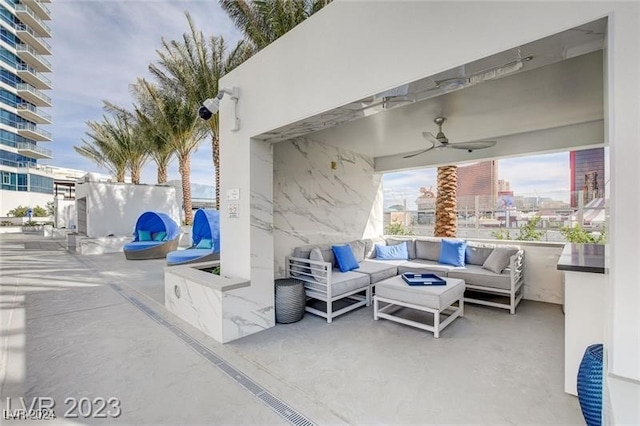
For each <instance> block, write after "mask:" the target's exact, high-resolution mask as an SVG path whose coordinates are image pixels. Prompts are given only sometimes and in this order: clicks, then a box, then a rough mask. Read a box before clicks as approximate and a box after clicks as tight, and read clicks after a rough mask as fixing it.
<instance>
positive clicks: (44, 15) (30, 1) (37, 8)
mask: <svg viewBox="0 0 640 426" xmlns="http://www.w3.org/2000/svg"><path fill="white" fill-rule="evenodd" d="M22 3H24V4H25V5H27V6H28V7H30V8H31V10H33V11H34V12H35V14H36V15H38V16H39V17H40V18H41V19H45V20H50V19H51V11H50V10H49V8H48V7H47V6H45V5H44V4H43V3H42V2H40V1H38V0H22Z"/></svg>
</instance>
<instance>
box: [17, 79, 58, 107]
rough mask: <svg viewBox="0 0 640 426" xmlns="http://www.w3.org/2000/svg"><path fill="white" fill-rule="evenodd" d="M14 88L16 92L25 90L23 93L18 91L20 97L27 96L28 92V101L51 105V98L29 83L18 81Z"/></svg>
mask: <svg viewBox="0 0 640 426" xmlns="http://www.w3.org/2000/svg"><path fill="white" fill-rule="evenodd" d="M16 89H17V90H18V92H26V93H23V94H20V93H18V94H19V95H20V96H21V97H23V98H25V99H27V98H29V94H30V95H31V99H27V100H28V101H29V102H32V103H34V104H36V105H38V106H46V107H50V106H51V98H50V97H49V96H47V95H45V94H44V93H42V92H41V91H40V90H38V89H36V88H35V87H33V86H32V85H30V84H27V83H19V84H17V85H16ZM38 102H40V104H38Z"/></svg>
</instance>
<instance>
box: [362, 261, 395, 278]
mask: <svg viewBox="0 0 640 426" xmlns="http://www.w3.org/2000/svg"><path fill="white" fill-rule="evenodd" d="M384 262H386V261H385V260H378V261H375V260H364V261H362V262H360V267H359V268H358V269H356V270H355V272H361V273H363V274H368V275H369V278H370V282H371V284H375V283H377V282H378V281H382V280H386V279H387V278H390V277H394V276H396V275H398V267H397V266H396V265H394V264H392V263H384Z"/></svg>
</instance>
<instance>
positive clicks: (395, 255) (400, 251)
mask: <svg viewBox="0 0 640 426" xmlns="http://www.w3.org/2000/svg"><path fill="white" fill-rule="evenodd" d="M376 259H378V260H409V249H408V248H407V243H406V242H404V243H400V244H396V245H393V246H381V245H379V244H376Z"/></svg>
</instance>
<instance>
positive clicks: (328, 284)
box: [286, 237, 524, 323]
mask: <svg viewBox="0 0 640 426" xmlns="http://www.w3.org/2000/svg"><path fill="white" fill-rule="evenodd" d="M441 240H442V239H441V238H435V237H419V238H415V239H399V238H386V239H382V238H380V239H364V240H356V241H352V242H350V243H342V244H340V245H344V244H348V245H349V246H351V249H352V251H353V253H354V255H355V257H356V260H357V262H358V268H357V269H354V270H351V271H348V272H341V271H340V269H338V268H337V267H336V260H335V256H334V253H333V250H332V245H331V244H321V245H308V246H300V247H296V248H295V249H294V250H293V255H292V256H289V257H287V258H286V275H287V278H295V279H299V280H301V281H303V283H304V287H305V291H306V295H307V298H308V299H309V301H308V303H307V307H306V310H307V312H310V313H313V314H315V315H319V316H321V317H323V318H326V320H327V322H329V323H330V322H331V321H332V319H333V318H335V317H336V316H338V315H342V314H344V313H347V312H349V311H351V310H353V309H356V308H359V307H361V306H365V305H366V306H369V305H370V304H371V297H372V293H373V291H374V290H375V285H376V283H378V282H380V281H382V280H385V279H387V278H390V277H393V276H396V275H398V274H403V273H405V272H413V273H433V274H436V275H439V276H441V277H451V278H460V279H463V280H464V281H465V284H466V289H467V292H466V293H465V298H464V301H465V303H475V304H481V305H486V306H492V307H497V308H503V309H508V310H509V311H510V313H512V314H515V311H516V307H517V306H518V304H519V303H520V301H521V300H522V297H523V292H524V251H523V250H522V249H521V248H520V247H518V246H502V245H496V244H490V243H475V242H466V248H465V253H464V263H465V264H464V266H452V265H448V264H443V263H440V262H439V260H440V247H441V244H442V242H441ZM376 244H378V245H386V246H395V245H398V244H406V245H407V253H408V259H402V260H381V259H378V258H376V247H375V246H376ZM494 251H495V254H493V256H491V255H492V253H493V252H494ZM490 257H491V259H490V260H489V262H487V260H488V259H489V258H490ZM496 261H497V265H496ZM483 265H484V266H483ZM501 268H504V269H501ZM491 269H493V270H491ZM481 293H482V294H483V295H484V296H488V297H480V296H481ZM497 296H502V297H500V299H503V298H506V299H508V301H502V300H495V299H496V297H497ZM311 299H315V300H317V301H322V302H324V303H325V304H326V308H324V309H321V308H322V307H319V306H317V303H314V301H313V300H311ZM342 299H345V300H342ZM347 301H348V302H351V303H349V304H347V303H345V302H347ZM309 302H311V303H309ZM336 302H337V303H336ZM345 305H346V306H345Z"/></svg>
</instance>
